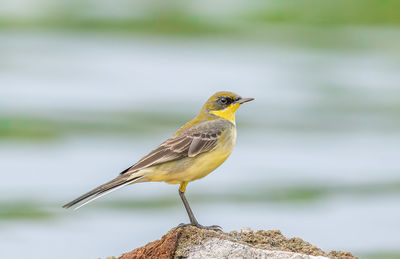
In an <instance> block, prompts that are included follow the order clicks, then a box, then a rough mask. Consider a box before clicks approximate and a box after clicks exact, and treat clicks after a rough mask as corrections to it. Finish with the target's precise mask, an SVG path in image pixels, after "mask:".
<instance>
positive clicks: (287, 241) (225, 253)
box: [118, 226, 357, 259]
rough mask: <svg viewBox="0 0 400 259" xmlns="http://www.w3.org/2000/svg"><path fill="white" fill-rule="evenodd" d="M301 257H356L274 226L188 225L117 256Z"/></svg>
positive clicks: (135, 258)
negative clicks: (229, 228)
mask: <svg viewBox="0 0 400 259" xmlns="http://www.w3.org/2000/svg"><path fill="white" fill-rule="evenodd" d="M232 257H235V258H276V259H286V258H288V259H289V258H302V259H329V258H332V259H356V258H357V257H356V256H354V255H352V254H351V253H349V252H338V251H332V252H330V253H325V252H324V251H322V250H321V249H319V248H318V247H316V246H315V245H312V244H310V243H308V242H306V241H303V240H302V239H300V238H286V237H285V236H284V235H282V233H281V232H280V231H278V230H269V231H264V230H259V231H253V230H251V229H250V228H245V229H242V231H241V232H237V231H232V232H230V233H225V232H222V231H211V230H206V229H199V228H196V227H192V226H187V227H182V228H179V229H172V230H170V231H169V232H168V233H167V234H166V235H165V236H163V237H162V238H161V239H160V240H156V241H154V242H150V243H148V244H147V245H145V246H143V247H140V248H137V249H135V250H133V251H131V252H128V253H125V254H123V255H121V256H120V257H119V258H118V259H139V258H143V259H144V258H146V259H147V258H150V259H151V258H157V259H159V258H160V259H170V258H171V259H172V258H232Z"/></svg>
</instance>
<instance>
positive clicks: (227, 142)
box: [63, 91, 254, 229]
mask: <svg viewBox="0 0 400 259" xmlns="http://www.w3.org/2000/svg"><path fill="white" fill-rule="evenodd" d="M252 100H254V98H242V97H240V96H239V95H237V94H235V93H232V92H229V91H222V92H217V93H215V94H213V95H212V96H211V97H210V98H208V100H207V101H206V103H205V104H204V105H203V107H202V109H201V110H200V112H199V113H198V115H197V116H196V117H194V118H193V119H192V120H191V121H189V122H187V123H186V124H184V125H183V126H182V127H181V128H179V129H178V131H176V133H175V134H174V135H173V136H171V137H170V138H168V139H167V140H166V141H164V142H163V143H162V144H161V145H159V146H158V147H157V148H156V149H154V150H153V151H151V152H150V153H149V154H148V155H146V156H144V157H143V158H141V159H140V160H139V161H138V162H136V163H135V164H134V165H132V166H131V167H129V168H127V169H126V170H124V171H122V172H121V173H120V174H119V175H118V176H117V177H115V178H114V179H112V180H111V181H109V182H106V183H105V184H102V185H100V186H98V187H96V188H94V189H93V190H91V191H89V192H87V193H85V194H83V195H82V196H80V197H78V198H76V199H75V200H73V201H71V202H69V203H67V204H65V205H64V206H63V208H70V207H72V206H74V205H76V204H80V205H79V206H78V207H76V209H78V208H80V207H82V206H84V205H86V204H88V203H90V202H92V201H94V200H96V199H98V198H100V197H102V196H104V195H106V194H108V193H110V192H112V191H115V190H117V189H119V188H122V187H124V186H127V185H131V184H135V183H142V182H166V183H169V184H179V189H178V193H179V196H180V198H181V200H182V202H183V205H184V207H185V209H186V212H187V214H188V216H189V220H190V224H180V225H179V226H186V225H192V226H195V227H198V228H207V229H220V227H219V226H216V225H213V226H203V225H200V224H199V223H198V221H197V219H196V217H195V216H194V214H193V211H192V209H191V208H190V206H189V203H188V201H187V199H186V197H185V191H186V187H187V185H188V183H189V182H192V181H194V180H198V179H200V178H203V177H205V176H206V175H208V174H209V173H211V172H212V171H214V170H215V169H216V168H217V167H219V166H220V165H221V164H222V163H224V162H225V160H226V159H227V158H228V157H229V156H230V154H231V153H232V150H233V148H234V146H235V142H236V121H235V113H236V110H237V109H238V108H239V107H240V106H241V105H242V104H243V103H246V102H249V101H252Z"/></svg>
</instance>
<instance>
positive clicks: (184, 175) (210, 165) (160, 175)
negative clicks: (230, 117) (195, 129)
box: [143, 129, 236, 184]
mask: <svg viewBox="0 0 400 259" xmlns="http://www.w3.org/2000/svg"><path fill="white" fill-rule="evenodd" d="M224 135H225V136H224V137H225V138H226V140H225V141H222V142H221V143H223V144H219V145H217V147H216V148H215V149H214V150H212V151H210V152H206V153H202V154H199V155H197V156H196V157H186V158H183V159H180V160H176V161H171V162H168V163H164V164H161V165H157V166H154V167H151V168H147V169H145V170H146V172H143V173H144V175H145V178H146V180H147V181H151V182H153V181H154V182H167V183H170V184H180V183H182V182H191V181H194V180H197V179H200V178H203V177H204V176H206V175H208V174H209V173H211V172H212V171H214V170H215V169H216V168H217V167H218V166H220V165H221V164H222V163H223V162H225V160H226V159H227V158H228V157H229V155H230V154H231V153H232V150H233V147H234V144H235V140H236V131H235V129H233V130H232V131H231V132H226V134H224Z"/></svg>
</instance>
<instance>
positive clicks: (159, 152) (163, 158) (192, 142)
mask: <svg viewBox="0 0 400 259" xmlns="http://www.w3.org/2000/svg"><path fill="white" fill-rule="evenodd" d="M224 124H225V123H220V122H219V120H214V121H206V122H204V123H201V124H198V125H196V126H194V127H191V128H189V129H187V130H184V131H182V132H181V134H179V135H177V136H172V137H171V138H169V139H167V140H166V141H164V142H163V143H162V144H161V145H160V146H159V147H158V148H157V149H155V150H153V151H151V152H150V153H149V154H148V155H147V156H145V157H143V158H142V159H140V160H139V161H138V162H137V163H136V164H134V165H133V166H131V167H129V168H127V169H126V170H124V171H123V172H121V174H127V173H131V172H135V171H138V170H140V169H143V168H146V167H150V166H153V165H158V164H161V163H165V162H170V161H174V160H177V159H181V158H184V157H195V156H197V155H198V154H201V153H204V152H207V151H210V150H212V149H213V148H214V147H215V146H216V144H217V142H218V136H219V135H221V134H222V132H223V131H224V130H225V128H226V127H225V126H224Z"/></svg>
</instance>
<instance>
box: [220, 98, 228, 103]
mask: <svg viewBox="0 0 400 259" xmlns="http://www.w3.org/2000/svg"><path fill="white" fill-rule="evenodd" d="M219 102H220V103H221V104H227V103H228V99H227V98H225V97H222V98H221V99H219Z"/></svg>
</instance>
